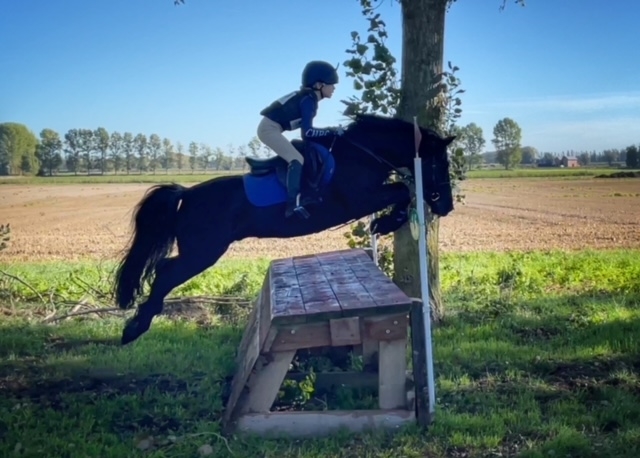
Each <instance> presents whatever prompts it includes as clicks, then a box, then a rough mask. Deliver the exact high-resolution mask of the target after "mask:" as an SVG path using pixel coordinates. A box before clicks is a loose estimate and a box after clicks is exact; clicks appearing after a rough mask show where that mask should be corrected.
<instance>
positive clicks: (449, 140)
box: [444, 135, 456, 146]
mask: <svg viewBox="0 0 640 458" xmlns="http://www.w3.org/2000/svg"><path fill="white" fill-rule="evenodd" d="M455 139H456V136H455V135H453V136H451V137H446V138H445V139H444V146H449V145H450V144H451V142H452V141H454V140H455Z"/></svg>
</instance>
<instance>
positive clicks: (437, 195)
mask: <svg viewBox="0 0 640 458" xmlns="http://www.w3.org/2000/svg"><path fill="white" fill-rule="evenodd" d="M338 138H341V139H343V140H344V141H346V142H348V143H350V144H352V145H353V146H355V147H356V148H358V149H360V150H362V151H364V152H365V153H367V154H368V155H369V156H371V157H373V158H374V159H375V160H377V161H378V162H379V163H382V164H386V165H387V166H388V167H389V168H390V169H392V170H393V171H394V172H396V173H397V174H398V175H399V176H400V178H401V179H402V181H404V182H406V183H409V184H412V185H415V178H414V176H413V175H412V174H411V173H407V172H403V171H402V170H400V169H399V168H398V167H396V166H395V165H394V164H392V163H391V162H390V161H388V160H386V159H385V158H383V157H380V155H378V154H376V153H374V152H373V151H371V149H369V148H368V147H366V146H364V145H363V144H361V143H360V142H357V141H355V140H351V139H350V138H345V137H344V136H340V137H338V136H334V137H333V140H332V141H331V146H330V147H329V151H331V150H332V149H333V145H334V144H335V142H336V140H337V139H338ZM414 138H415V144H416V151H419V148H420V143H421V142H422V135H421V134H420V130H419V128H418V127H417V125H416V128H415V130H414ZM435 169H436V164H435V161H433V164H432V165H431V182H432V183H435V186H436V189H437V188H439V187H440V186H441V185H443V184H448V183H450V180H447V181H445V182H442V183H438V182H437V181H436V170H435ZM429 199H430V200H431V201H432V202H436V201H437V200H438V199H440V193H438V192H433V191H432V192H431V195H430V196H429Z"/></svg>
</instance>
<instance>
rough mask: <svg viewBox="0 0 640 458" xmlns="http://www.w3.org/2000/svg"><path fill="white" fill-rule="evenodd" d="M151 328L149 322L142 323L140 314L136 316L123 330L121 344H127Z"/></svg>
mask: <svg viewBox="0 0 640 458" xmlns="http://www.w3.org/2000/svg"><path fill="white" fill-rule="evenodd" d="M148 329H149V324H146V326H145V323H141V322H140V318H139V317H138V316H134V317H133V318H132V319H131V320H130V321H129V322H128V323H127V324H126V325H125V327H124V329H123V330H122V338H121V339H120V344H121V345H127V344H129V343H131V342H133V341H134V340H136V339H137V338H138V337H140V336H141V335H142V334H144V333H145V332H146V331H147V330H148Z"/></svg>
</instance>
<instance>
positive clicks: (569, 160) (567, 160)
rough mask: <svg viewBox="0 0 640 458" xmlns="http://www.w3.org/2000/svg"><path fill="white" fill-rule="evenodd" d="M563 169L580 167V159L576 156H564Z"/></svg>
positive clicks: (561, 160)
mask: <svg viewBox="0 0 640 458" xmlns="http://www.w3.org/2000/svg"><path fill="white" fill-rule="evenodd" d="M560 166H561V167H580V163H579V162H578V158H577V157H575V156H562V159H560Z"/></svg>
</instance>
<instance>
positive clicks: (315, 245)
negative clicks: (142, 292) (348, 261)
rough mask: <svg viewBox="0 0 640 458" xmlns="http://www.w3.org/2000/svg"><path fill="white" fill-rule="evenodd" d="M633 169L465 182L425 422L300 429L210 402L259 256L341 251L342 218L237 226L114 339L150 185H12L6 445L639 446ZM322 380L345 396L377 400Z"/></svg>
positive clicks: (1, 192) (286, 449)
mask: <svg viewBox="0 0 640 458" xmlns="http://www.w3.org/2000/svg"><path fill="white" fill-rule="evenodd" d="M496 173H497V172H496ZM500 173H502V172H500ZM158 177H159V178H160V179H161V181H165V180H164V178H165V177H162V176H160V175H158ZM209 177H210V176H208V177H207V178H209ZM92 178H93V177H92ZM476 178H480V177H476ZM53 180H55V179H53ZM167 181H171V180H167ZM183 182H185V183H188V182H189V181H188V177H186V176H185V180H184V181H183ZM639 183H640V182H639V180H637V179H626V180H604V179H595V178H593V177H592V176H587V177H584V176H582V177H579V176H569V177H567V176H562V177H546V178H540V177H533V176H528V177H524V178H523V177H519V178H512V179H508V178H505V177H504V176H502V175H497V176H493V177H485V178H482V179H470V180H468V181H465V182H464V183H463V187H464V191H465V192H466V194H467V205H466V206H458V207H457V208H456V211H455V212H454V214H452V215H451V216H449V217H447V218H445V219H443V220H442V222H441V236H440V237H441V252H442V261H441V276H442V287H443V293H444V299H445V302H446V308H447V312H448V314H447V317H446V319H445V321H444V323H442V325H440V326H439V327H437V328H436V329H435V331H434V342H435V344H434V350H435V364H436V372H437V395H438V411H437V418H436V422H435V424H434V425H433V427H432V428H431V429H430V430H429V431H428V432H427V433H424V432H420V431H417V430H416V429H415V428H412V427H410V428H408V429H406V430H403V431H400V432H397V433H396V434H394V435H388V434H382V433H371V434H363V435H356V436H346V435H337V436H336V437H331V438H327V439H318V440H309V441H286V440H281V441H264V440H252V439H245V438H236V437H231V438H223V437H222V436H220V435H219V428H220V426H219V418H220V415H221V412H222V409H223V406H224V402H225V400H226V396H227V391H228V384H229V380H230V377H231V376H232V374H233V370H234V367H233V358H234V354H235V350H236V347H237V345H238V342H239V339H240V336H241V333H242V329H243V325H244V321H245V319H246V315H247V313H248V307H249V299H251V298H253V297H254V296H255V294H256V292H257V291H258V288H259V287H260V284H261V281H262V278H263V275H264V272H265V270H266V268H267V266H268V261H269V259H272V258H274V257H281V256H291V255H298V254H305V253H317V252H322V251H330V250H335V249H344V248H346V239H345V238H344V236H343V233H344V232H345V231H347V230H348V228H341V229H338V230H335V231H329V232H327V233H324V234H319V235H317V236H310V237H304V238H301V239H297V240H294V241H289V242H283V241H278V240H253V239H251V240H246V241H242V242H239V243H237V244H235V245H234V246H233V247H232V249H231V250H230V251H229V253H228V254H227V255H226V256H225V257H224V258H223V260H222V261H221V262H220V263H219V264H218V265H217V266H216V267H215V268H214V269H210V270H208V271H207V272H205V273H204V274H202V275H201V276H199V277H197V278H195V279H193V280H191V281H189V282H188V283H186V284H184V285H182V286H181V287H180V288H178V289H177V290H176V291H174V293H173V294H172V296H171V298H170V299H169V300H168V301H167V305H166V310H165V312H166V313H165V315H164V316H162V317H160V319H158V320H157V321H156V322H155V323H154V326H153V328H152V330H151V331H150V332H149V333H147V334H146V335H145V336H144V337H143V338H142V339H140V340H139V341H138V342H136V343H135V344H134V345H132V346H128V347H125V348H121V347H119V346H118V344H117V341H118V339H119V336H120V332H121V330H122V324H123V319H124V317H125V316H126V315H128V314H129V313H130V312H127V313H125V314H122V313H121V312H114V311H103V312H101V313H95V309H97V308H101V310H109V307H111V303H110V300H109V296H108V292H109V287H110V285H111V283H110V280H111V279H110V273H111V270H112V269H113V265H114V264H113V259H114V257H115V256H116V254H117V253H118V251H119V250H121V249H122V248H123V247H124V245H125V243H126V241H127V239H128V229H129V226H128V224H129V218H130V211H131V209H132V207H133V206H134V205H135V203H136V202H137V201H138V199H139V198H140V197H141V196H142V194H143V193H144V191H145V190H146V189H147V187H148V186H149V185H148V184H147V183H135V182H120V183H104V182H103V183H96V182H90V183H82V184H75V185H71V184H69V183H66V184H65V183H60V184H64V185H58V184H50V183H46V184H43V182H41V181H37V182H35V184H34V183H28V182H27V183H23V182H20V183H17V182H13V183H5V184H3V185H2V186H0V215H2V216H1V217H0V218H1V219H2V220H0V224H1V223H5V222H9V223H11V225H12V228H13V232H12V241H11V244H10V247H9V249H8V250H6V251H3V252H2V253H0V271H1V272H0V316H2V320H1V321H0V456H25V457H26V456H29V457H31V456H33V457H36V456H37V457H42V456H46V457H76V456H77V457H107V458H108V457H125V456H126V457H129V456H131V457H135V456H148V457H182V456H213V457H216V458H217V457H231V456H234V457H247V458H249V457H276V456H277V457H298V458H311V457H313V458H316V457H327V456H330V457H345V458H347V457H349V458H351V457H371V458H374V457H375V458H383V457H385V458H387V457H454V458H462V457H488V456H492V457H493V456H522V457H580V458H584V457H586V458H591V457H594V458H595V457H636V456H640V338H639V336H640V305H639V304H640V282H639V281H638V278H640V211H639V210H638V204H639V203H640V184H639ZM408 360H409V362H410V358H408ZM327 363H328V361H323V360H316V361H315V364H321V365H326V364H327ZM294 394H295V390H294ZM290 396H291V389H290V387H289V388H287V389H286V390H284V391H283V398H282V399H281V400H280V402H283V403H285V402H289V401H290ZM314 396H315V397H316V398H318V399H315V401H316V403H319V404H322V403H327V405H329V406H331V407H336V406H341V407H345V408H353V407H366V406H367V405H368V404H371V403H372V402H373V401H374V400H375V399H374V398H373V397H372V394H371V393H355V392H351V391H349V390H346V389H345V390H342V391H340V392H337V393H330V394H328V395H327V394H322V393H315V394H314Z"/></svg>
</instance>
